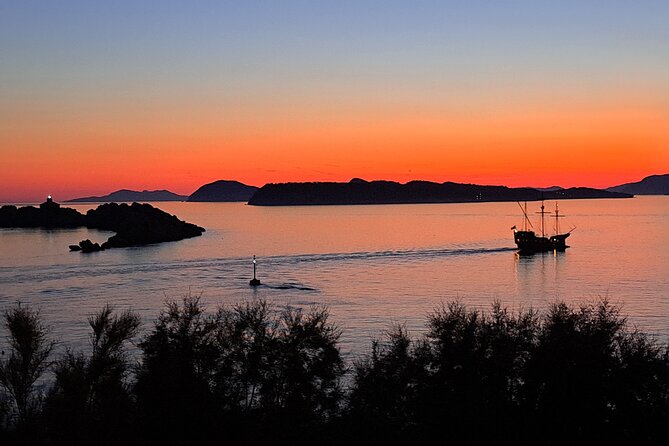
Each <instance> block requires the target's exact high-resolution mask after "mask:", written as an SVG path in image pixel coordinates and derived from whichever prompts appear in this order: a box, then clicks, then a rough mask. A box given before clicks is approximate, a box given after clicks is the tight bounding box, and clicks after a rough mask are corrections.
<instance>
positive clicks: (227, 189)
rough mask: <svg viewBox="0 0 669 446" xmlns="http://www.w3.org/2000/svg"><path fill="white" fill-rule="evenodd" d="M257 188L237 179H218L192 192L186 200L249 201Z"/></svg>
mask: <svg viewBox="0 0 669 446" xmlns="http://www.w3.org/2000/svg"><path fill="white" fill-rule="evenodd" d="M257 190H258V188H257V187H255V186H249V185H247V184H244V183H240V182H239V181H233V180H218V181H214V182H213V183H209V184H205V185H204V186H202V187H200V188H199V189H198V190H196V191H195V192H193V193H192V194H191V196H190V197H188V201H206V202H215V201H245V202H246V201H249V199H250V198H251V197H252V196H253V194H254V193H255V192H256V191H257Z"/></svg>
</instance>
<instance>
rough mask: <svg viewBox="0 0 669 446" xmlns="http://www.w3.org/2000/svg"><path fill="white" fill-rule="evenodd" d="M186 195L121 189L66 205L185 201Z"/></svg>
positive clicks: (75, 199)
mask: <svg viewBox="0 0 669 446" xmlns="http://www.w3.org/2000/svg"><path fill="white" fill-rule="evenodd" d="M187 199H188V196H187V195H179V194H175V193H174V192H170V191H168V190H165V189H162V190H143V191H141V192H140V191H136V190H128V189H121V190H117V191H114V192H112V193H110V194H108V195H102V196H99V197H81V198H73V199H72V200H67V201H66V203H124V202H126V203H130V202H133V201H186V200H187Z"/></svg>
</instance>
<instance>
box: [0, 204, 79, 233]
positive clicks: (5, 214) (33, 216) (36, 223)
mask: <svg viewBox="0 0 669 446" xmlns="http://www.w3.org/2000/svg"><path fill="white" fill-rule="evenodd" d="M45 203H48V201H47V202H45ZM43 204H44V203H43ZM79 226H86V217H85V216H84V215H82V214H81V213H79V212H77V211H76V210H74V209H70V208H61V207H53V206H46V207H44V206H43V207H39V208H36V207H34V206H24V207H20V208H17V207H16V206H12V205H8V206H2V207H1V208H0V228H40V227H41V228H76V227H79Z"/></svg>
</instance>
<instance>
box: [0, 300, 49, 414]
mask: <svg viewBox="0 0 669 446" xmlns="http://www.w3.org/2000/svg"><path fill="white" fill-rule="evenodd" d="M4 319H5V321H4V322H5V323H4V327H5V329H6V330H7V332H8V336H7V340H8V342H9V352H8V355H7V356H8V357H7V358H6V359H5V358H2V359H0V386H2V388H3V389H4V390H5V391H6V392H7V393H8V394H9V395H10V397H11V400H12V401H13V404H14V407H15V410H16V413H17V416H18V422H19V423H22V422H25V421H26V420H27V419H28V418H29V417H30V416H31V415H32V414H33V413H34V411H35V410H36V409H37V408H38V406H39V404H40V403H41V398H40V397H39V396H36V395H35V382H36V381H37V380H38V379H39V378H40V377H41V376H42V375H43V374H44V372H45V371H46V370H47V369H48V368H49V366H50V362H49V356H50V355H51V352H52V351H53V348H54V345H55V344H54V342H53V341H50V340H49V339H48V329H47V328H46V326H45V325H44V324H43V323H42V320H41V317H40V314H39V312H38V311H36V310H31V309H30V308H27V307H22V306H21V305H20V304H19V305H17V306H16V307H14V308H11V309H9V310H7V311H6V312H5V315H4ZM3 353H4V352H3Z"/></svg>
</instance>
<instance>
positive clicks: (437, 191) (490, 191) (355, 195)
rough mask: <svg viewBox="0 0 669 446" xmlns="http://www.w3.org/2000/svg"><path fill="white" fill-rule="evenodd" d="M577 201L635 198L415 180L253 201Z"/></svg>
mask: <svg viewBox="0 0 669 446" xmlns="http://www.w3.org/2000/svg"><path fill="white" fill-rule="evenodd" d="M542 197H543V198H544V199H546V200H555V199H560V200H565V199H576V198H630V197H631V195H629V194H625V193H617V192H607V191H603V190H599V189H591V188H585V187H573V188H569V189H559V190H555V191H540V190H537V189H534V188H530V187H518V188H510V187H506V186H481V185H478V184H460V183H451V182H446V183H432V182H429V181H411V182H409V183H406V184H400V183H396V182H393V181H364V180H361V179H359V178H355V179H353V180H351V181H350V182H348V183H280V184H266V185H265V186H263V187H261V188H260V189H258V191H257V192H256V193H255V194H254V195H253V197H252V198H251V199H250V200H249V204H251V205H256V206H291V205H336V204H404V203H467V202H477V201H534V200H540V199H541V198H542Z"/></svg>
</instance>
